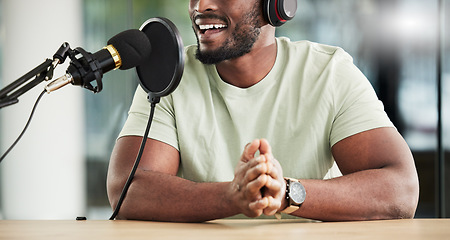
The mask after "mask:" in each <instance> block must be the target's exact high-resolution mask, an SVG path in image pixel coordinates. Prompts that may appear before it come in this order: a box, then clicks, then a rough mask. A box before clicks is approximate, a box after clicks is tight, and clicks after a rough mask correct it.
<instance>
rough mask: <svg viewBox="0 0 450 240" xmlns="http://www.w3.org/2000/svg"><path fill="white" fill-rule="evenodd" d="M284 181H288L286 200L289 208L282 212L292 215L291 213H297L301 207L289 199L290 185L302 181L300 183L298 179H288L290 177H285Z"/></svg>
mask: <svg viewBox="0 0 450 240" xmlns="http://www.w3.org/2000/svg"><path fill="white" fill-rule="evenodd" d="M284 180H285V181H286V200H287V202H288V206H287V207H286V208H285V209H283V211H281V212H282V213H287V214H290V213H293V212H295V211H297V210H298V209H299V208H300V206H299V205H294V204H293V203H292V201H291V199H290V197H289V185H290V182H294V181H295V182H300V181H298V180H297V179H294V178H288V177H285V178H284Z"/></svg>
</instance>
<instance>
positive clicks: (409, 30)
mask: <svg viewBox="0 0 450 240" xmlns="http://www.w3.org/2000/svg"><path fill="white" fill-rule="evenodd" d="M188 2H189V1H188V0H151V1H150V0H39V1H29V0H0V10H1V11H0V56H1V57H0V88H3V87H5V86H6V85H8V84H9V83H11V82H13V81H14V80H16V79H18V78H19V77H20V76H22V75H24V74H25V73H27V72H28V71H30V70H31V69H33V68H34V67H36V66H37V65H39V64H41V63H42V62H43V61H44V60H45V59H46V58H52V56H53V54H54V53H55V51H56V50H57V49H58V48H59V46H60V45H61V44H62V43H63V42H69V43H70V45H71V47H72V48H75V47H79V46H81V47H83V48H84V49H86V50H88V51H91V52H96V51H97V50H99V49H101V48H102V47H103V46H105V45H106V42H107V40H108V39H109V38H111V37H112V36H113V35H115V34H117V33H119V32H121V31H123V30H126V29H130V28H139V27H140V26H141V24H142V23H143V22H144V21H145V20H147V19H149V18H152V17H166V18H169V19H170V20H172V21H173V22H174V23H175V25H176V26H177V27H178V29H179V31H180V33H181V36H182V38H183V41H184V44H185V45H190V44H194V43H195V37H194V35H193V34H192V30H191V23H190V20H189V17H188V13H187V7H188ZM298 3H299V10H298V13H297V16H296V17H295V18H294V20H292V21H291V22H289V23H287V24H285V25H284V26H283V27H281V28H278V29H277V35H278V36H287V37H289V38H291V40H310V41H315V42H319V43H324V44H329V45H336V46H340V47H342V48H344V50H346V51H347V52H349V53H350V54H351V55H352V56H353V57H354V62H355V64H356V65H357V66H358V67H359V68H360V69H361V70H362V71H363V72H364V73H365V75H366V76H367V77H368V78H369V80H370V81H371V83H372V84H373V86H374V88H375V90H376V91H377V94H378V96H379V98H380V99H381V100H382V101H383V103H384V105H385V108H386V111H387V113H388V115H389V116H390V118H391V119H392V121H393V122H394V124H395V125H396V126H397V128H398V130H399V131H400V132H401V133H402V135H403V136H404V137H405V139H406V141H407V142H408V144H409V146H410V148H411V150H412V151H413V155H414V157H415V161H416V166H417V170H418V173H419V178H420V187H421V192H420V202H419V207H418V209H417V213H416V217H417V218H424V217H449V215H450V209H449V208H450V206H449V205H450V182H449V178H450V171H449V170H450V160H449V159H450V60H449V57H448V56H449V54H450V31H449V25H448V23H450V22H449V19H450V0H298ZM67 62H68V61H67ZM67 62H66V63H65V64H64V65H63V66H60V67H59V68H58V71H57V72H56V73H55V77H59V76H61V75H63V74H64V71H65V69H66V68H67V64H68V63H67ZM103 83H104V90H103V91H102V92H101V93H99V94H93V93H91V92H89V91H87V90H85V89H82V88H79V87H74V86H67V87H65V88H63V89H61V90H58V91H56V92H54V93H51V94H46V95H44V97H43V98H42V101H41V102H40V104H39V106H38V108H37V111H36V114H35V116H34V118H33V121H32V122H31V125H30V127H29V129H28V131H27V132H26V134H25V135H24V137H23V139H22V140H21V141H20V142H19V143H18V145H17V146H16V148H14V149H13V151H12V152H11V153H10V154H9V155H8V157H7V158H6V159H5V160H4V161H3V162H2V163H1V164H0V219H75V218H76V217H77V216H87V217H88V219H107V218H109V216H110V215H111V213H112V211H111V209H110V207H109V204H108V199H107V195H106V186H105V185H106V174H107V167H108V162H109V157H110V154H111V151H112V148H113V145H114V143H115V139H116V137H117V135H118V132H119V131H120V129H121V127H122V125H123V123H124V121H125V119H126V116H127V110H128V108H129V106H130V104H131V100H132V97H133V94H134V91H135V88H136V86H137V76H136V74H135V72H134V71H133V70H128V71H115V72H113V73H109V74H107V75H105V77H104V81H103ZM41 87H42V88H41ZM43 87H44V84H42V85H39V86H38V87H36V88H34V89H33V90H31V91H29V92H27V93H26V94H24V95H23V96H22V97H20V98H19V100H20V102H19V103H18V104H16V105H13V106H10V107H6V108H2V109H0V126H1V127H0V144H1V152H0V153H1V154H3V153H4V152H5V151H6V149H7V148H8V147H9V146H10V145H11V144H12V142H13V141H14V140H15V139H16V137H17V136H18V135H19V134H20V132H21V131H22V129H23V127H24V126H25V123H26V121H27V119H28V116H29V114H30V112H31V109H32V107H33V104H34V102H35V101H36V99H37V97H38V95H39V93H40V92H41V91H42V90H43ZM445 206H447V207H445Z"/></svg>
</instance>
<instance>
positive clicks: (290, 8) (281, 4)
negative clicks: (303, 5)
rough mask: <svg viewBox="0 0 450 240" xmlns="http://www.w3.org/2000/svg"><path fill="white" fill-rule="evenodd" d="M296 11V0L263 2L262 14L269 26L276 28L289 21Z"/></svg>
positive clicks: (267, 0)
mask: <svg viewBox="0 0 450 240" xmlns="http://www.w3.org/2000/svg"><path fill="white" fill-rule="evenodd" d="M296 11H297V0H264V1H263V14H264V17H265V19H266V20H267V21H268V22H269V23H270V25H272V26H275V27H278V26H281V25H283V24H284V23H286V22H287V21H288V20H291V19H292V18H293V17H294V16H295V13H296Z"/></svg>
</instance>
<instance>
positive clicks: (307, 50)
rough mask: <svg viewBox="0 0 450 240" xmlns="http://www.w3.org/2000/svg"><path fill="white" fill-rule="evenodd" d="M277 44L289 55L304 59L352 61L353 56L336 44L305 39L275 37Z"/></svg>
mask: <svg viewBox="0 0 450 240" xmlns="http://www.w3.org/2000/svg"><path fill="white" fill-rule="evenodd" d="M277 44H278V46H279V47H280V48H281V49H280V50H281V51H282V52H284V53H285V54H287V55H288V56H289V57H300V58H304V59H312V60H323V61H327V60H328V61H329V60H330V59H334V60H343V61H349V62H353V58H352V57H351V56H350V54H348V53H347V52H346V51H344V50H343V49H342V48H340V47H337V46H332V45H327V44H322V43H317V42H311V41H307V40H302V41H291V40H290V39H289V38H286V37H279V38H277ZM319 63H320V61H319ZM324 63H326V62H324ZM316 64H317V63H316Z"/></svg>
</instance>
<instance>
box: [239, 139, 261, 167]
mask: <svg viewBox="0 0 450 240" xmlns="http://www.w3.org/2000/svg"><path fill="white" fill-rule="evenodd" d="M260 142H261V141H260V140H259V139H255V140H253V141H252V142H251V143H248V144H247V145H245V148H244V153H243V154H242V157H241V161H243V162H248V161H250V160H251V159H253V158H254V157H255V153H256V152H257V151H258V150H259V148H260Z"/></svg>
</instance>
